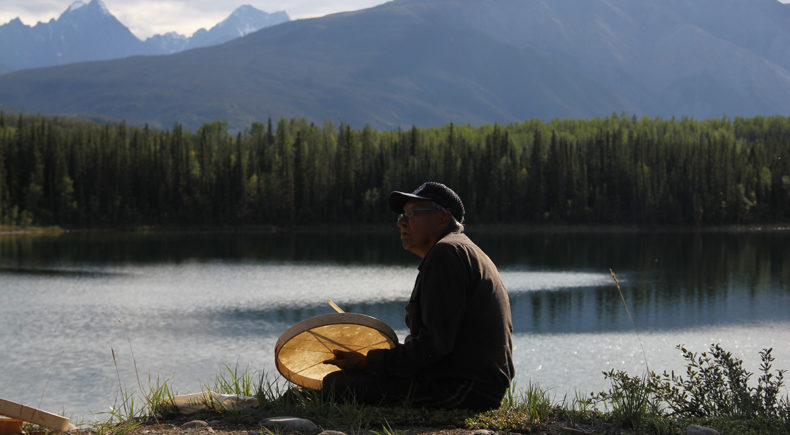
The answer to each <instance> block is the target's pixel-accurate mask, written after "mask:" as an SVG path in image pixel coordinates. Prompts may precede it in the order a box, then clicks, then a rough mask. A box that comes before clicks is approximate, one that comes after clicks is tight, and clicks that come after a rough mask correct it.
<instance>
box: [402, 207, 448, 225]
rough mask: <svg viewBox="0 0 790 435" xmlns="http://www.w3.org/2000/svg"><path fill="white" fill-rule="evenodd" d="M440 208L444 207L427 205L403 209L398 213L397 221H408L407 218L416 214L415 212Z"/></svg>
mask: <svg viewBox="0 0 790 435" xmlns="http://www.w3.org/2000/svg"><path fill="white" fill-rule="evenodd" d="M442 210H444V209H443V208H440V207H438V206H436V207H428V208H413V209H410V210H404V211H403V213H401V214H399V215H398V220H397V222H400V221H407V222H408V221H409V219H411V218H413V217H414V216H417V214H418V213H417V212H429V211H442Z"/></svg>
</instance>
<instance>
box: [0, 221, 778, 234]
mask: <svg viewBox="0 0 790 435" xmlns="http://www.w3.org/2000/svg"><path fill="white" fill-rule="evenodd" d="M395 230H396V226H395V225H394V223H393V224H389V223H387V224H384V223H377V224H370V223H368V224H365V223H362V224H320V225H305V224H299V225H288V226H278V225H236V226H227V225H216V226H214V225H189V226H175V225H162V226H152V225H141V226H118V227H93V228H62V227H58V226H49V227H15V226H5V225H1V226H0V236H26V235H60V234H64V233H103V232H129V233H169V232H173V233H189V232H206V233H211V232H213V233H223V232H227V233H247V232H251V233H283V234H288V233H295V234H297V233H348V232H354V233H380V232H390V231H395ZM465 232H467V233H481V234H485V233H489V234H497V233H516V234H552V233H553V234H563V233H564V234H574V233H576V234H579V233H584V234H609V233H611V234H629V233H653V234H655V233H703V234H706V233H733V234H737V233H777V232H780V233H781V232H790V223H760V224H731V225H708V226H693V225H641V224H534V223H523V224H518V223H483V224H466V228H465Z"/></svg>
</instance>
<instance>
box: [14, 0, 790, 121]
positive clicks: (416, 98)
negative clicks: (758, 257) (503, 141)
mask: <svg viewBox="0 0 790 435" xmlns="http://www.w3.org/2000/svg"><path fill="white" fill-rule="evenodd" d="M716 5H719V6H720V7H718V8H717V7H716ZM722 5H723V6H722ZM750 5H751V6H750ZM788 11H790V5H783V4H781V3H779V2H775V1H773V0H759V1H756V2H752V1H751V0H725V1H723V2H719V1H715V0H695V1H693V2H682V1H680V0H663V1H659V2H652V1H648V0H627V1H626V0H553V1H546V0H536V1H530V2H525V1H519V0H496V1H494V0H477V1H468V0H423V1H414V0H395V1H391V2H388V3H385V4H382V5H379V6H376V7H373V8H369V9H364V10H361V11H353V12H346V13H338V14H332V15H328V16H326V17H322V18H314V19H309V20H297V21H291V22H289V23H284V24H282V25H279V26H274V27H268V28H265V29H262V30H259V31H257V32H254V33H251V34H248V35H246V36H244V37H242V38H238V39H235V40H232V41H229V42H226V43H224V44H222V45H218V46H213V47H205V48H199V49H195V50H189V51H185V52H181V53H177V54H173V55H169V56H158V57H146V56H142V57H135V58H130V59H125V60H117V61H106V62H94V63H88V64H77V65H70V66H63V67H57V68H52V69H46V70H30V71H27V72H26V75H25V77H23V76H22V75H21V74H16V73H11V74H7V75H5V76H1V77H0V103H4V104H7V105H14V106H18V107H21V108H23V109H25V110H34V111H43V112H46V113H73V114H74V113H94V114H101V115H106V116H112V117H115V118H118V119H125V120H127V121H129V122H134V123H149V124H151V125H155V126H164V127H169V126H171V125H172V124H173V123H176V122H180V123H183V124H185V125H186V126H188V127H192V128H194V127H197V126H199V125H201V124H202V123H204V122H210V121H213V120H224V121H228V123H229V124H230V125H231V126H232V127H234V128H244V127H246V126H248V125H249V123H250V122H253V121H260V120H265V119H266V118H267V117H273V118H278V117H289V118H292V117H304V118H307V119H309V120H311V121H314V122H323V121H326V120H331V121H339V122H348V123H350V124H352V125H355V126H362V125H365V124H370V125H372V126H374V127H378V128H396V127H398V126H411V125H418V126H431V125H440V124H444V123H447V122H455V123H470V124H482V123H494V122H504V123H507V122H513V121H520V120H524V119H532V118H541V119H551V118H568V117H570V118H588V117H596V116H606V115H609V114H611V113H612V112H627V113H629V114H631V113H632V114H635V115H639V116H642V115H645V116H665V117H671V116H690V117H697V118H719V117H721V116H753V115H757V114H764V115H776V114H778V115H788V114H790V66H785V63H786V62H787V60H786V59H785V58H784V57H783V56H784V50H785V48H784V46H783V45H782V44H781V42H783V41H785V40H788V38H790V30H788V29H790V14H789V13H788ZM740 18H743V19H747V18H748V19H749V20H751V21H749V22H742V23H741V24H740V25H741V26H743V27H744V29H741V30H738V32H727V29H728V28H730V27H731V26H733V25H734V24H733V23H737V22H738V20H739V19H740ZM785 24H786V25H785ZM758 27H759V28H760V31H759V32H758V31H755V32H750V31H749V30H750V29H753V28H758ZM733 33H736V35H735V36H733ZM744 35H745V36H744ZM747 36H748V38H747ZM788 46H790V44H788ZM86 77H88V78H90V79H86Z"/></svg>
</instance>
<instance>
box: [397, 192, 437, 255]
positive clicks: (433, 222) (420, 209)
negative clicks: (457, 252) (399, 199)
mask: <svg viewBox="0 0 790 435" xmlns="http://www.w3.org/2000/svg"><path fill="white" fill-rule="evenodd" d="M433 207H434V203H433V202H431V201H422V200H410V201H409V202H407V203H406V205H405V206H403V212H404V213H405V214H411V213H414V216H413V217H411V218H408V219H407V218H404V219H400V220H399V221H398V228H400V241H401V245H403V249H405V250H407V251H409V252H413V253H415V254H417V255H418V256H419V257H420V258H422V257H425V254H427V253H428V251H429V250H430V249H431V247H433V245H434V243H436V241H437V240H439V236H440V235H441V234H442V232H443V231H444V230H445V229H446V228H447V225H448V224H449V213H448V212H446V211H440V210H436V209H434V208H433Z"/></svg>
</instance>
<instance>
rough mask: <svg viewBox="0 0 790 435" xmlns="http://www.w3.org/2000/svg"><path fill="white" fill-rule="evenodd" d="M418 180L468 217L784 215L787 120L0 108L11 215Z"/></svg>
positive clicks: (382, 204)
mask: <svg viewBox="0 0 790 435" xmlns="http://www.w3.org/2000/svg"><path fill="white" fill-rule="evenodd" d="M427 180H438V181H442V182H444V183H445V184H447V185H449V186H451V187H453V188H454V189H455V190H456V191H457V192H458V193H459V195H460V196H461V198H462V199H463V200H464V203H465V205H466V208H467V220H468V221H469V222H470V223H481V222H482V223H544V222H548V223H569V224H573V223H592V224H691V225H717V224H735V223H765V222H782V221H784V222H786V221H787V220H788V219H789V218H790V118H787V117H763V116H757V117H753V118H735V119H728V118H722V119H710V120H695V119H687V118H683V119H679V120H678V119H675V118H673V119H669V120H666V119H660V118H648V117H644V118H641V119H637V118H636V117H635V116H631V117H628V116H626V115H624V114H612V115H611V116H609V117H606V118H595V119H588V120H567V119H564V120H558V119H557V120H552V121H550V122H546V121H541V120H527V121H524V122H519V123H512V124H507V125H496V124H495V125H484V126H479V127H476V126H469V125H454V124H452V123H450V124H447V125H444V126H441V127H434V128H417V127H412V128H410V129H398V130H397V131H377V130H373V129H371V128H370V127H364V128H362V129H354V128H351V126H350V125H348V124H345V123H341V124H339V125H336V124H334V123H331V122H326V123H324V124H323V125H316V124H314V123H310V122H308V121H306V120H304V119H291V120H287V119H280V120H279V121H277V122H276V124H275V123H273V122H272V120H269V121H268V122H265V123H257V122H256V123H253V124H252V125H251V126H250V127H249V128H247V129H245V130H244V131H237V132H232V131H229V130H228V128H227V125H226V124H225V123H222V122H213V123H207V124H205V125H203V126H202V127H201V128H199V129H198V130H197V131H195V132H191V131H189V130H187V129H185V128H184V127H182V126H181V125H178V124H177V125H175V126H174V127H173V128H172V129H170V130H157V129H151V128H149V127H148V126H129V125H126V124H125V123H117V124H106V123H91V122H85V121H79V120H74V119H67V118H61V117H43V116H23V115H16V116H11V115H7V114H4V113H2V112H0V223H4V224H9V225H33V224H35V225H60V226H63V227H102V226H127V225H238V224H243V225H269V224H272V225H287V224H337V223H344V224H345V223H363V222H385V221H386V220H387V219H390V220H391V219H393V215H392V213H390V212H389V211H388V209H387V205H386V197H387V194H388V193H389V192H390V191H391V190H411V189H413V188H415V187H416V186H418V185H419V184H420V183H421V182H423V181H427Z"/></svg>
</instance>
